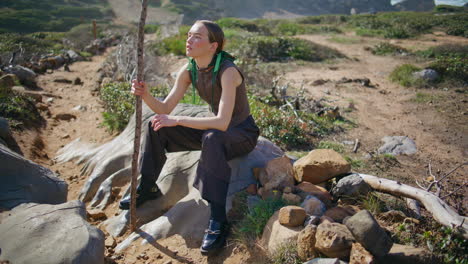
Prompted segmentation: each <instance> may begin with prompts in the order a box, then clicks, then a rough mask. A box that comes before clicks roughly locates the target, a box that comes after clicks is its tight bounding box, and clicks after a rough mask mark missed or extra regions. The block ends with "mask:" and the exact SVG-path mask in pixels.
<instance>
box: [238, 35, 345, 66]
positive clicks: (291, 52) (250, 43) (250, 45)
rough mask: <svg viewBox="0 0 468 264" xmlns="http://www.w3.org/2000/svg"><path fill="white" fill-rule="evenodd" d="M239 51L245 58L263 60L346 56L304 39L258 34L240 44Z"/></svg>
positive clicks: (316, 59) (324, 58)
mask: <svg viewBox="0 0 468 264" xmlns="http://www.w3.org/2000/svg"><path fill="white" fill-rule="evenodd" d="M238 53H239V54H240V57H244V58H258V59H260V60H262V61H284V60H288V59H296V60H305V61H323V60H326V59H333V58H341V57H344V55H342V54H341V53H339V52H338V51H337V50H334V49H331V48H328V47H325V46H322V45H319V44H315V43H313V42H310V41H307V40H304V39H295V38H283V37H272V36H257V37H251V38H248V39H246V40H245V41H244V42H243V43H241V44H240V46H239V49H238Z"/></svg>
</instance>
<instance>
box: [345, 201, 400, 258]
mask: <svg viewBox="0 0 468 264" xmlns="http://www.w3.org/2000/svg"><path fill="white" fill-rule="evenodd" d="M345 224H346V226H347V227H348V229H349V230H350V231H351V233H352V234H353V236H354V238H355V239H356V241H357V242H359V243H360V244H361V245H362V246H363V247H364V248H365V249H367V250H368V251H369V252H370V253H371V254H372V255H374V256H376V257H382V256H385V255H386V254H387V253H388V252H389V251H390V249H391V248H392V246H393V241H392V239H391V238H390V237H389V236H388V235H387V233H386V232H385V231H384V229H382V228H381V227H380V225H379V224H378V223H377V221H376V220H375V219H374V217H373V216H372V214H371V213H369V211H367V210H362V211H360V212H358V213H356V214H355V215H353V216H352V217H350V218H349V219H347V220H346V223H345Z"/></svg>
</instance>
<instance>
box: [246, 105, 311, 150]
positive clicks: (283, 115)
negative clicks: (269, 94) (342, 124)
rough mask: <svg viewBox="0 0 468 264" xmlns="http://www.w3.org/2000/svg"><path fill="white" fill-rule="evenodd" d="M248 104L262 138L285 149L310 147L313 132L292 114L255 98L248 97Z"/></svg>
mask: <svg viewBox="0 0 468 264" xmlns="http://www.w3.org/2000/svg"><path fill="white" fill-rule="evenodd" d="M249 103H250V111H251V113H252V116H253V117H254V119H255V121H256V122H257V125H258V126H259V127H260V129H261V134H262V136H264V137H266V138H268V139H269V140H271V141H272V142H274V143H275V144H278V145H279V146H281V147H283V148H286V149H294V148H305V147H310V146H311V144H312V133H313V131H312V129H311V126H310V125H307V124H305V123H301V122H300V121H299V120H298V119H297V118H295V117H294V115H293V114H292V113H289V112H283V111H281V110H279V109H277V108H275V107H273V106H269V105H267V104H265V103H262V102H260V101H259V98H257V97H255V96H250V100H249Z"/></svg>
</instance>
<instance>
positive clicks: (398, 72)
mask: <svg viewBox="0 0 468 264" xmlns="http://www.w3.org/2000/svg"><path fill="white" fill-rule="evenodd" d="M420 70H421V69H420V68H418V67H416V66H414V65H411V64H403V65H400V66H398V67H396V68H395V69H394V70H393V72H392V73H391V74H390V80H391V81H393V82H397V83H399V84H400V85H403V86H405V87H410V86H415V85H420V83H419V82H418V81H417V80H416V79H415V78H414V77H413V73H414V72H417V71H420Z"/></svg>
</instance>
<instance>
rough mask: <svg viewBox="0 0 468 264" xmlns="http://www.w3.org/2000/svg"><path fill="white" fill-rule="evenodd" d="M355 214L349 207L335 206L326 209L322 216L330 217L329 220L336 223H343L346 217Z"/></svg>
mask: <svg viewBox="0 0 468 264" xmlns="http://www.w3.org/2000/svg"><path fill="white" fill-rule="evenodd" d="M355 213H356V211H355V210H354V209H353V208H351V207H341V206H337V207H333V208H330V209H328V210H327V211H326V212H325V214H324V216H327V217H330V218H331V219H333V221H335V222H337V223H343V219H345V218H346V217H348V216H352V215H354V214H355Z"/></svg>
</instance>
